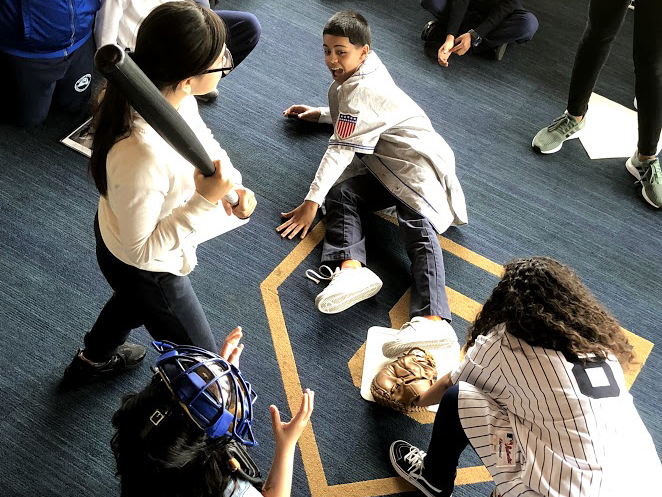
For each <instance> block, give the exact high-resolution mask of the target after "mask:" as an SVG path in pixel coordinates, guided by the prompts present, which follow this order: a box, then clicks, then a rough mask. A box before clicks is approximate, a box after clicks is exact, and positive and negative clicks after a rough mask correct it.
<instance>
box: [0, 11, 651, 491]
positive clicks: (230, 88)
mask: <svg viewBox="0 0 662 497" xmlns="http://www.w3.org/2000/svg"><path fill="white" fill-rule="evenodd" d="M527 3H528V4H529V5H528V6H529V8H530V9H531V10H532V11H533V12H534V13H535V14H536V15H537V16H538V18H539V20H540V30H539V32H538V34H537V35H536V37H535V38H534V40H533V41H532V42H531V43H529V44H527V45H526V46H511V47H509V48H508V51H507V52H506V56H505V58H504V60H503V61H502V62H500V63H496V62H494V61H490V60H486V59H483V58H478V57H463V58H462V59H451V66H450V67H449V68H447V69H442V68H440V67H439V66H438V65H437V64H436V62H435V60H434V59H431V58H429V57H428V56H426V55H425V54H424V51H423V44H422V42H421V40H420V38H419V34H420V30H421V29H422V27H423V25H424V24H425V22H427V21H428V20H429V17H430V16H429V15H428V14H427V13H426V12H425V11H423V10H422V9H421V8H419V7H418V5H417V2H413V1H408V2H399V1H393V0H391V1H388V2H385V1H383V0H356V1H352V2H350V1H330V0H307V1H305V2H302V1H298V0H246V1H242V2H240V1H234V0H228V1H222V2H221V5H222V6H223V8H230V9H232V8H234V9H237V10H247V11H250V12H253V13H255V14H256V15H257V16H258V18H259V19H260V21H261V23H262V27H263V35H262V39H261V41H260V44H259V45H258V46H257V48H256V49H255V51H254V52H253V54H252V55H251V56H250V57H249V58H248V59H247V60H246V61H245V62H244V63H243V64H242V65H241V66H240V67H239V68H238V69H237V70H236V71H235V72H234V73H233V74H232V75H231V77H229V78H226V79H224V80H223V81H222V84H221V86H220V91H221V97H220V99H219V101H218V102H216V103H214V104H211V105H206V106H203V108H202V114H203V118H204V119H205V120H206V122H207V123H208V125H209V126H210V128H211V129H212V131H213V132H214V133H215V135H216V136H217V138H218V139H219V141H220V142H221V144H222V145H223V146H224V147H225V148H226V150H227V151H228V153H229V155H230V157H231V158H232V160H233V162H234V164H235V165H236V166H237V167H238V168H239V169H240V170H241V171H242V172H243V174H244V178H245V184H246V185H247V186H249V187H250V188H252V189H254V190H255V192H256V193H257V195H258V201H259V205H258V209H257V211H256V213H255V215H254V216H253V219H252V220H251V222H250V223H249V224H248V225H247V226H245V227H243V228H241V229H239V230H236V231H235V232H232V233H229V234H227V235H226V236H223V237H221V238H219V239H216V240H213V241H211V242H209V243H207V244H205V245H204V246H203V247H201V248H200V250H199V259H200V264H199V266H198V268H197V269H196V271H195V272H194V273H193V274H192V281H193V285H194V287H195V288H196V290H197V292H198V295H199V297H200V300H201V302H202V304H203V306H204V308H205V310H206V311H207V314H208V317H209V320H210V322H211V324H212V327H213V329H215V330H217V333H218V336H219V337H221V336H222V335H223V334H224V333H225V332H228V331H230V330H231V329H232V328H233V327H234V326H235V325H236V324H241V325H243V326H244V330H245V342H246V344H247V346H246V351H245V352H244V354H243V356H242V369H243V370H244V371H245V374H246V375H247V376H248V377H249V378H250V379H251V380H252V382H253V383H254V385H255V387H256V389H257V391H258V393H259V395H260V398H259V399H258V403H257V416H256V421H255V425H256V431H257V437H258V439H259V441H260V442H261V445H260V446H259V447H258V448H256V449H255V450H254V451H253V453H254V456H255V459H256V460H257V461H258V463H259V465H260V466H261V467H262V468H263V471H264V472H265V473H266V471H268V467H269V463H270V459H271V454H272V450H273V443H272V442H271V441H270V431H271V428H270V423H269V416H268V405H269V404H271V403H275V404H277V405H279V406H281V408H282V409H283V410H285V411H287V407H286V405H287V403H286V398H285V390H284V384H283V379H282V378H281V375H280V372H279V367H278V362H277V357H276V354H275V352H274V343H273V341H272V337H271V334H270V331H269V324H268V322H267V314H266V310H265V305H264V302H263V300H262V295H261V293H260V288H259V285H260V283H261V282H262V281H263V280H264V279H265V278H266V277H267V276H268V275H269V274H270V273H271V271H272V270H273V268H275V267H276V266H277V265H278V264H279V263H280V262H281V261H282V260H283V259H284V258H285V257H286V256H287V254H288V253H290V252H291V250H292V249H293V248H294V247H295V243H294V242H290V241H283V240H281V239H280V237H279V236H277V234H276V233H275V227H276V225H277V224H278V223H279V213H280V212H281V211H285V210H289V209H290V208H292V207H294V206H296V205H298V203H299V202H300V201H301V199H302V198H303V197H304V195H305V193H306V191H307V188H308V185H309V183H310V181H311V179H312V177H313V175H314V172H315V170H316V167H317V164H318V162H319V159H320V157H321V156H322V154H323V152H324V150H325V146H326V140H327V139H328V135H329V133H328V129H326V128H316V127H305V126H298V125H295V123H293V122H291V121H287V120H285V119H283V118H282V116H281V112H282V110H283V109H285V108H286V107H287V106H288V105H289V104H292V103H309V104H316V105H317V104H324V102H325V96H326V89H327V87H328V84H329V83H330V78H329V74H328V71H327V70H326V68H325V66H324V62H323V55H322V49H321V30H322V26H323V24H324V22H325V21H326V20H327V19H328V18H329V17H330V16H331V15H332V14H333V13H334V12H335V11H337V10H340V9H342V8H349V7H352V8H356V9H358V10H360V11H361V12H363V13H364V14H365V15H366V16H367V18H368V19H369V21H370V22H371V24H372V32H373V48H374V50H375V51H376V52H377V53H378V54H379V56H380V57H381V59H382V60H383V62H384V63H385V64H386V66H387V67H388V68H389V69H390V71H391V74H392V75H393V77H394V79H395V80H396V82H397V83H398V84H399V85H400V86H401V87H402V88H403V89H405V91H407V93H408V94H409V95H411V96H412V97H413V98H414V100H416V101H417V102H418V103H419V104H420V105H421V107H422V108H423V109H424V110H425V111H426V112H427V113H428V115H429V116H430V118H431V120H432V122H433V124H434V125H435V128H436V129H437V130H438V131H439V132H440V133H441V135H442V136H444V138H445V139H446V140H447V141H448V142H449V144H450V145H451V147H452V148H453V150H454V151H455V154H456V158H457V169H458V176H459V178H460V181H461V182H462V185H463V188H464V191H465V194H466V197H467V205H468V209H469V216H470V224H469V225H468V226H466V227H463V228H462V229H451V230H450V231H449V232H448V233H447V236H448V237H449V238H450V239H452V240H453V241H455V242H457V243H459V244H460V245H462V246H464V247H467V248H469V249H471V250H472V251H474V252H477V253H478V254H481V255H483V256H484V257H487V258H488V259H491V260H492V261H495V262H497V263H500V264H502V263H504V262H506V261H508V260H509V259H512V258H514V257H517V256H525V255H536V254H539V255H548V256H552V257H554V258H557V259H559V260H561V261H563V262H564V263H567V264H569V265H570V266H572V267H574V268H575V269H576V270H577V271H578V272H579V274H580V275H581V277H582V278H583V279H584V281H585V282H586V283H587V284H588V286H589V287H590V288H591V289H592V290H593V292H594V293H595V294H596V295H597V296H598V298H599V299H600V300H601V301H602V302H603V303H604V304H605V305H606V306H607V307H608V308H609V309H610V310H611V311H612V312H613V313H614V314H615V315H616V317H617V318H618V319H619V320H620V322H621V324H622V325H623V326H624V327H625V328H627V329H628V330H630V331H632V332H633V333H635V334H637V335H639V336H641V337H644V338H646V339H647V340H650V341H651V342H653V343H655V344H656V346H655V347H654V348H653V350H652V353H651V355H650V356H649V357H648V360H647V362H646V364H645V366H644V367H643V369H642V371H641V373H640V374H639V376H638V378H637V380H636V382H635V383H634V386H633V387H632V389H631V392H632V393H633V395H634V398H635V403H636V405H637V407H638V408H639V411H640V413H641V416H642V418H643V420H644V422H645V423H646V426H647V427H648V429H649V431H650V432H651V434H652V436H653V439H654V440H655V444H656V446H657V449H658V453H660V452H662V423H661V422H660V421H661V418H660V410H659V406H660V404H661V403H662V393H661V392H660V387H659V385H660V383H661V382H662V353H661V352H660V350H661V348H660V346H659V344H660V343H662V325H661V324H660V309H661V308H662V306H661V302H660V299H661V297H660V296H661V295H662V257H661V256H662V223H661V222H660V219H661V218H660V216H661V214H662V213H660V212H659V211H655V210H654V209H652V208H650V207H649V206H648V205H647V204H645V203H644V201H643V200H642V199H641V198H640V196H639V194H638V192H637V190H636V189H635V187H634V185H633V182H632V179H631V177H630V176H629V174H628V173H627V172H626V170H625V168H624V167H623V162H624V160H622V159H609V160H590V159H589V158H588V156H587V155H586V153H585V152H584V150H583V148H582V146H581V144H580V143H579V142H578V141H577V140H574V141H572V142H569V143H567V144H566V145H564V147H563V150H562V151H561V152H560V153H558V154H556V155H553V156H541V155H537V154H535V153H534V152H533V151H532V150H531V148H530V142H531V138H532V137H533V135H534V134H535V133H536V132H537V131H538V129H540V128H541V127H542V126H544V125H546V124H547V123H548V122H550V120H551V119H552V118H554V117H556V116H557V115H559V114H560V113H561V112H562V111H563V108H564V103H565V96H566V91H567V86H568V81H569V75H570V69H571V67H572V62H573V58H574V50H575V47H576V44H577V41H578V40H579V37H580V35H581V32H582V29H583V23H584V11H585V9H586V4H587V2H586V0H584V1H574V0H538V1H535V2H533V1H529V2H527ZM632 29H633V26H632V16H631V15H629V16H628V19H627V20H626V23H625V26H624V28H623V30H622V32H621V34H620V35H619V37H618V39H617V40H616V42H615V43H614V46H613V49H612V54H611V56H610V58H609V60H608V62H607V65H606V67H605V68H604V70H603V72H602V75H601V78H600V80H599V83H598V85H597V88H596V92H597V93H600V94H601V95H604V96H606V97H608V98H610V99H612V100H614V101H616V102H619V103H621V104H623V105H626V106H628V107H629V106H631V105H632V99H633V92H634V82H633V68H632V61H631V51H632V48H631V47H632V41H631V40H632ZM5 97H6V98H11V96H5ZM80 121H81V117H77V118H72V117H68V116H63V115H58V114H55V115H53V116H51V117H50V118H49V119H48V121H47V122H46V123H45V124H44V125H42V126H40V127H38V128H36V129H34V130H20V129H16V128H13V127H9V126H2V127H0V282H1V284H0V326H1V328H2V335H1V338H0V363H1V364H2V374H1V375H0V399H1V401H0V426H1V428H0V495H3V496H21V495H26V496H27V495H30V496H68V495H76V496H78V495H89V496H97V495H98V496H102V495H103V496H110V495H117V493H118V486H117V481H116V479H115V477H114V464H113V459H112V455H111V452H110V448H109V443H108V442H109V439H110V436H111V433H112V430H111V425H110V417H111V415H112V413H113V411H114V410H115V409H116V407H117V406H118V402H119V398H120V397H121V395H122V394H124V393H126V392H129V391H132V390H135V389H138V388H139V387H141V386H142V385H144V384H145V382H146V381H147V379H148V377H149V374H150V373H149V369H148V364H144V365H143V366H142V367H141V368H140V369H138V370H136V371H134V372H132V373H130V374H127V375H125V376H123V377H120V378H117V379H114V380H111V381H108V382H105V383H101V384H98V385H95V386H90V387H86V388H82V389H80V390H78V391H75V392H68V393H61V392H59V391H58V390H57V383H58V381H59V378H60V376H61V374H62V371H63V368H64V367H65V365H66V364H67V363H68V361H69V360H70V359H71V357H72V355H73V353H74V352H75V351H76V349H77V347H79V346H80V344H81V340H82V336H83V334H84V333H85V332H86V331H87V330H88V329H89V327H90V326H91V325H92V323H93V322H94V320H95V319H96V317H97V314H98V312H99V310H100V309H101V307H102V305H103V304H104V303H105V301H106V299H107V298H108V297H109V295H110V290H109V288H108V286H107V284H106V283H105V281H104V279H103V277H102V276H101V274H100V272H99V270H98V267H97V265H96V261H95V258H94V240H93V234H92V220H93V217H94V212H95V209H96V203H97V198H98V197H97V194H96V191H95V189H94V186H93V184H92V183H91V181H90V180H89V178H88V176H87V173H86V161H85V159H84V158H83V157H81V156H79V155H78V154H76V153H75V152H73V151H71V150H69V149H67V148H65V147H64V146H62V145H61V144H59V143H58V142H57V141H58V140H59V139H60V138H61V137H62V136H64V135H65V134H66V133H67V132H68V131H69V130H71V129H73V127H74V126H75V125H76V124H78V123H79V122H80ZM370 235H371V240H370V247H369V249H370V252H369V261H370V264H371V266H372V267H373V268H374V269H375V271H376V272H377V273H378V274H379V275H380V276H381V277H382V278H383V279H384V282H385V287H384V290H383V291H382V292H381V293H380V294H379V295H378V296H377V297H376V298H374V299H371V300H370V301H367V302H364V303H362V304H360V305H358V306H356V307H355V308H352V309H350V310H349V311H347V312H346V313H343V314H342V315H340V316H331V317H329V316H322V315H320V314H319V313H317V311H316V310H315V309H314V305H313V296H314V294H315V292H316V291H318V288H317V287H316V286H315V285H314V284H313V283H311V282H310V281H308V280H306V279H305V278H304V277H303V271H304V270H305V269H307V268H309V267H314V266H316V265H317V261H318V256H319V247H318V248H317V249H315V250H313V251H312V253H311V254H310V255H309V256H308V257H307V258H306V259H305V261H304V262H303V264H302V266H301V267H300V268H297V269H295V271H294V272H293V273H292V275H291V276H290V277H289V278H288V279H287V280H286V281H285V282H284V283H283V284H282V285H281V287H280V290H279V294H280V299H281V304H282V311H283V316H284V319H285V322H286V324H287V330H288V332H289V336H290V339H291V342H292V344H293V354H294V358H295V360H296V363H297V366H298V375H299V377H300V380H301V384H302V385H303V386H304V387H311V388H313V389H314V390H315V391H316V393H317V396H316V409H315V413H314V415H313V426H314V432H315V437H316V442H317V446H318V448H319V452H320V458H321V461H322V464H323V467H324V471H325V475H326V479H327V483H328V484H329V485H336V484H342V483H352V482H360V481H364V480H375V479H380V478H386V477H390V476H394V473H393V471H392V469H391V467H390V463H389V461H388V456H387V449H388V446H389V444H390V443H391V441H392V440H394V439H396V438H405V439H407V440H410V441H412V442H413V443H415V444H418V445H420V446H425V445H426V443H427V441H428V439H429V435H430V431H431V425H420V424H418V423H417V422H415V421H413V420H412V419H410V418H408V417H405V416H402V415H399V414H397V413H395V412H391V411H388V410H385V409H382V408H380V407H378V406H376V405H374V404H369V403H367V402H365V401H363V400H362V399H361V398H360V396H359V393H358V389H357V388H355V387H354V386H353V384H352V379H351V377H350V375H349V371H348V367H347V362H348V360H349V359H350V358H351V357H352V356H353V355H354V353H355V352H356V351H357V349H358V348H359V347H360V346H361V344H362V343H363V342H364V340H365V336H366V331H367V329H368V328H369V327H370V326H372V325H383V326H385V325H388V323H389V318H388V311H389V310H390V309H391V307H393V305H394V304H395V302H396V301H397V300H398V299H399V298H400V297H401V296H402V294H403V293H404V292H405V290H406V288H407V286H408V283H407V264H406V259H405V255H404V254H403V251H402V249H401V248H400V246H399V244H398V243H391V240H394V239H397V230H396V228H395V227H394V226H392V225H390V224H389V223H388V222H386V221H384V220H381V219H377V218H375V223H374V226H371V227H370ZM446 265H447V283H448V285H449V286H450V287H451V288H454V289H455V290H457V291H459V292H460V293H463V294H464V295H466V296H468V297H470V298H472V299H474V300H476V301H478V302H483V301H484V300H485V298H486V297H487V295H488V294H489V292H490V290H491V288H492V287H493V285H494V284H495V282H496V278H495V277H494V276H492V275H490V274H488V273H486V272H484V271H482V270H480V269H477V268H476V267H474V266H472V265H470V264H469V263H467V262H466V261H464V260H462V259H460V258H458V257H456V256H453V255H451V254H448V255H447V257H446ZM454 326H455V329H456V331H457V333H458V335H459V336H460V337H462V336H463V335H464V333H465V332H466V328H467V323H466V322H465V321H463V320H462V319H460V318H456V319H455V320H454ZM133 339H134V340H136V341H139V342H141V343H145V344H146V343H147V342H148V340H149V338H148V335H147V334H146V333H145V332H144V330H142V331H139V332H136V333H135V334H134V337H133ZM155 357H156V354H155V353H154V352H150V354H149V356H148V360H147V361H146V362H148V363H149V362H152V361H153V360H154V359H155ZM632 456H633V457H636V454H632ZM478 463H479V461H478V460H477V457H476V456H475V455H474V454H473V453H471V451H470V450H467V451H465V455H464V456H463V459H462V465H463V466H474V465H477V464H478ZM490 488H491V485H490V483H479V484H474V485H465V486H461V487H458V488H457V489H456V492H455V495H457V496H459V497H465V496H474V495H475V496H479V495H488V494H489V491H490ZM310 494H311V491H310V488H309V484H308V478H307V476H306V474H305V472H304V470H303V469H302V467H301V458H300V457H299V456H297V469H296V471H295V478H294V490H293V495H296V496H307V495H310ZM319 495H322V494H321V493H320V494H319ZM349 495H351V493H349Z"/></svg>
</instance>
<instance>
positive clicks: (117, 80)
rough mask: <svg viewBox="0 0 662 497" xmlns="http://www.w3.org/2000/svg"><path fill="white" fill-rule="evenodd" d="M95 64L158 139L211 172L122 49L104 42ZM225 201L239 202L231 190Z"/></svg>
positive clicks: (188, 133) (190, 136)
mask: <svg viewBox="0 0 662 497" xmlns="http://www.w3.org/2000/svg"><path fill="white" fill-rule="evenodd" d="M94 64H95V65H96V67H97V69H99V71H100V72H101V74H103V75H104V77H105V78H106V79H107V80H108V81H110V82H111V83H112V84H114V85H116V86H117V87H118V88H119V89H120V90H121V91H122V93H124V96H126V99H127V100H128V101H129V103H130V104H131V106H132V107H133V108H134V109H136V111H138V113H139V114H140V115H141V116H142V117H143V119H145V121H147V123H148V124H149V125H150V126H151V127H152V128H154V129H155V130H156V132H157V133H158V134H159V135H160V136H161V138H163V139H164V140H165V141H166V142H167V143H168V144H169V145H170V146H171V147H172V148H174V149H175V150H176V151H177V152H179V154H180V155H181V156H182V157H184V158H185V159H186V160H187V161H189V162H190V163H191V164H193V166H195V167H197V168H198V169H199V170H200V171H201V172H202V174H204V175H205V176H211V175H212V174H214V172H215V171H216V168H215V167H214V163H213V162H212V160H211V159H210V158H209V155H208V154H207V151H206V150H205V148H204V147H203V146H202V143H200V140H198V137H197V136H196V135H195V133H194V132H193V130H192V129H191V128H190V126H189V125H188V124H187V123H186V121H184V118H183V117H182V116H181V115H179V113H178V112H177V110H176V109H175V108H174V107H173V106H172V105H171V104H170V102H168V101H167V100H166V99H165V97H164V96H163V95H162V94H161V92H160V91H159V89H158V88H157V87H156V86H155V85H154V83H152V81H151V80H150V79H149V78H148V77H147V76H146V75H145V73H144V72H143V71H142V70H141V69H140V67H138V65H137V64H136V63H135V62H134V61H133V60H132V59H131V57H129V56H128V55H127V54H126V52H124V50H122V49H121V48H120V47H118V46H117V45H113V44H110V45H104V46H103V47H101V48H99V49H98V50H97V52H96V54H95V55H94ZM225 200H226V201H227V202H228V203H230V205H233V206H234V205H237V204H238V203H239V196H238V195H237V192H235V191H234V190H230V192H228V194H227V195H226V196H225Z"/></svg>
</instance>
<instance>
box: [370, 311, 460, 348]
mask: <svg viewBox="0 0 662 497" xmlns="http://www.w3.org/2000/svg"><path fill="white" fill-rule="evenodd" d="M456 344H457V335H455V330H453V327H452V326H451V324H450V323H449V322H448V321H446V320H443V319H442V320H441V321H436V320H432V319H428V318H424V317H422V316H417V317H415V318H412V319H411V321H409V322H408V323H405V324H404V325H403V326H402V328H400V331H399V332H398V334H397V335H395V339H394V340H391V341H390V342H386V343H385V344H384V345H383V346H382V354H384V356H386V357H398V356H399V355H400V354H402V353H403V352H408V351H409V349H411V348H412V347H420V348H422V349H423V350H428V351H430V350H436V349H445V348H450V347H452V346H454V345H456Z"/></svg>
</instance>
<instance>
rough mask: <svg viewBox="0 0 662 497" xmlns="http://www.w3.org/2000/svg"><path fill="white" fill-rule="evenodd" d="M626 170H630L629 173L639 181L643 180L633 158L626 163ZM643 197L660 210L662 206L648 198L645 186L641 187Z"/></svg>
mask: <svg viewBox="0 0 662 497" xmlns="http://www.w3.org/2000/svg"><path fill="white" fill-rule="evenodd" d="M625 169H627V170H628V172H629V173H630V174H631V175H632V176H634V177H635V178H636V179H637V180H638V181H640V180H641V174H639V170H638V169H637V168H636V166H635V165H634V164H632V157H630V158H629V159H628V160H627V161H626V162H625ZM641 196H642V197H644V200H645V201H646V202H648V203H649V204H650V205H652V206H653V207H655V208H656V209H659V208H660V206H659V205H656V204H655V202H653V201H652V200H651V199H650V198H648V195H646V188H644V186H643V185H641Z"/></svg>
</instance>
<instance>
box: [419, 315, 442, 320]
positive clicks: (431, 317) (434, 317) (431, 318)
mask: <svg viewBox="0 0 662 497" xmlns="http://www.w3.org/2000/svg"><path fill="white" fill-rule="evenodd" d="M423 317H424V318H425V319H429V320H430V321H443V318H442V317H441V316H423Z"/></svg>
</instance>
